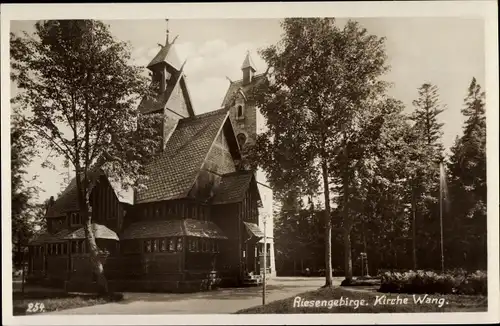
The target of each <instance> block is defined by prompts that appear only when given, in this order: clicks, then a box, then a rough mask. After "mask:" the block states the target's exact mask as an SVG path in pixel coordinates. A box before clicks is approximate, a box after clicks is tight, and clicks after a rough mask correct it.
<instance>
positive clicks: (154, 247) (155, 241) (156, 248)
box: [151, 239, 158, 252]
mask: <svg viewBox="0 0 500 326" xmlns="http://www.w3.org/2000/svg"><path fill="white" fill-rule="evenodd" d="M152 242H153V248H152V250H151V251H152V252H157V251H158V240H156V239H155V240H152Z"/></svg>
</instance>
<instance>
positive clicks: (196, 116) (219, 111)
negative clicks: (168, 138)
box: [180, 107, 229, 122]
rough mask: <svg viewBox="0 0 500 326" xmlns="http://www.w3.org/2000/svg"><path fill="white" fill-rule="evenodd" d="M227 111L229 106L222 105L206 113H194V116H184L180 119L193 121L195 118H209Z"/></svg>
mask: <svg viewBox="0 0 500 326" xmlns="http://www.w3.org/2000/svg"><path fill="white" fill-rule="evenodd" d="M227 111H229V109H228V108H225V107H222V108H220V109H217V110H213V111H208V112H205V113H201V114H198V115H194V116H192V117H186V118H182V119H180V121H182V122H189V121H193V120H197V119H201V118H208V117H211V116H216V115H218V114H221V113H226V112H227Z"/></svg>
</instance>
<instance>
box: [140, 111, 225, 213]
mask: <svg viewBox="0 0 500 326" xmlns="http://www.w3.org/2000/svg"><path fill="white" fill-rule="evenodd" d="M227 115H228V111H227V110H226V109H220V110H217V111H212V112H208V113H205V114H201V115H197V116H194V117H190V118H185V119H181V120H179V123H178V124H177V128H176V129H175V131H174V132H173V133H172V136H171V137H170V139H169V140H168V142H167V144H166V147H165V150H164V151H163V152H162V153H161V154H160V156H159V157H158V158H156V159H155V160H154V161H152V162H151V163H150V164H148V165H147V166H146V174H147V175H148V176H150V178H149V179H148V180H147V181H146V182H145V183H144V185H145V186H146V189H142V190H140V191H138V192H137V194H136V201H135V202H136V203H147V202H154V201H161V200H170V199H176V198H183V197H185V196H186V195H187V193H188V192H189V190H190V189H191V187H192V185H193V184H194V181H195V178H196V176H197V175H198V172H199V171H200V169H201V166H202V164H203V162H204V160H205V157H206V156H207V154H208V151H209V149H210V147H211V145H212V143H213V142H214V140H215V138H216V137H217V134H218V132H219V130H220V129H221V128H222V126H223V123H224V122H225V121H226V118H227Z"/></svg>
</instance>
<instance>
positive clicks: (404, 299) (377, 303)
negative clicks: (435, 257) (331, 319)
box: [237, 287, 488, 314]
mask: <svg viewBox="0 0 500 326" xmlns="http://www.w3.org/2000/svg"><path fill="white" fill-rule="evenodd" d="M424 296H425V295H420V294H417V295H415V298H417V299H421V300H428V299H434V300H433V302H421V303H415V301H414V300H415V298H414V295H412V294H397V293H378V292H375V291H370V290H348V289H345V288H341V287H334V288H322V289H318V290H315V291H310V292H305V293H302V294H299V295H298V296H295V297H291V298H288V299H283V300H279V301H274V302H271V303H269V304H267V305H265V306H257V307H253V308H249V309H244V310H240V311H238V312H237V313H238V314H273V313H276V314H287V313H288V314H295V313H395V312H406V313H408V312H472V311H474V312H480V311H487V310H488V304H487V297H485V296H468V295H427V297H424ZM297 297H300V299H301V300H300V301H299V300H298V299H296V298H297ZM302 299H304V300H305V301H302ZM377 299H378V300H377ZM384 299H385V301H384ZM440 299H441V303H442V304H441V307H439V305H440V303H439V300H440ZM362 300H364V302H362ZM294 301H295V307H294ZM306 301H307V302H306ZM305 305H307V306H305ZM329 306H330V307H329ZM356 306H357V308H356Z"/></svg>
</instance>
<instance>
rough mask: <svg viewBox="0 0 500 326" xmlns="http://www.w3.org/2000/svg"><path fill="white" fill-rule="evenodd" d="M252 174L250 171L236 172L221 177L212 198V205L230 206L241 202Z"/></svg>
mask: <svg viewBox="0 0 500 326" xmlns="http://www.w3.org/2000/svg"><path fill="white" fill-rule="evenodd" d="M252 177H253V173H252V172H251V171H237V172H233V173H229V174H225V175H223V176H222V178H221V181H220V183H219V185H218V186H217V188H216V190H215V195H214V197H213V198H212V203H213V204H231V203H237V202H240V201H242V200H243V198H244V196H245V193H246V191H247V190H248V188H249V187H250V181H251V180H252Z"/></svg>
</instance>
